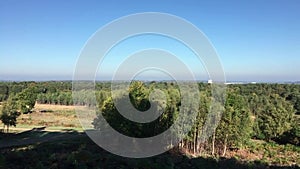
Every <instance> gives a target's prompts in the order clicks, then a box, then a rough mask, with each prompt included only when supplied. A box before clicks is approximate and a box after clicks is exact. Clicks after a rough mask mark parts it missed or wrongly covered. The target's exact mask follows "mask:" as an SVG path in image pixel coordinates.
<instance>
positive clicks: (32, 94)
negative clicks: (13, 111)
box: [16, 86, 37, 113]
mask: <svg viewBox="0 0 300 169" xmlns="http://www.w3.org/2000/svg"><path fill="white" fill-rule="evenodd" d="M16 98H17V100H18V101H17V103H18V108H19V110H20V112H21V113H29V112H30V111H31V110H32V109H33V108H34V105H35V102H36V99H37V89H36V87H34V86H32V87H28V88H26V89H24V90H23V91H22V92H21V93H18V94H17V95H16Z"/></svg>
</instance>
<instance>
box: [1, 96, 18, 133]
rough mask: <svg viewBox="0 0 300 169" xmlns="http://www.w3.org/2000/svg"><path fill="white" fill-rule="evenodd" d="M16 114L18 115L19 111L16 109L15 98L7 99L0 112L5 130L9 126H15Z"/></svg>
mask: <svg viewBox="0 0 300 169" xmlns="http://www.w3.org/2000/svg"><path fill="white" fill-rule="evenodd" d="M18 116H20V112H18V110H17V105H16V100H14V98H9V99H8V101H7V102H5V103H4V104H3V107H2V112H1V114H0V120H1V121H2V123H3V124H4V125H5V126H6V127H7V132H8V131H9V127H10V126H16V124H17V117H18Z"/></svg>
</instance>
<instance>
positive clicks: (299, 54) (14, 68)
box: [0, 0, 300, 82]
mask: <svg viewBox="0 0 300 169" xmlns="http://www.w3.org/2000/svg"><path fill="white" fill-rule="evenodd" d="M299 8H300V1H298V0H289V1H283V0H264V1H261V0H253V1H232V0H229V1H214V0H212V1H196V0H195V1H174V0H164V1H161V0H153V1H140V0H136V1H118V0H111V1H69V0H67V1H59V0H45V1H37V0H35V1H33V0H27V1H21V0H18V1H16V0H3V1H0V59H1V61H0V80H70V79H72V75H73V71H74V66H75V65H76V61H77V57H78V56H79V54H80V51H81V49H82V47H83V46H84V44H85V43H86V41H87V40H88V39H89V37H90V36H91V35H92V34H93V33H94V32H95V31H97V30H98V29H99V28H101V27H102V26H104V25H105V24H107V23H109V22H111V21H113V20H115V19H117V18H119V17H122V16H125V15H129V14H133V13H137V12H164V13H170V14H173V15H177V16H179V17H182V18H184V19H186V20H188V21H190V22H191V23H193V24H194V25H196V26H197V27H198V28H199V29H200V30H202V31H203V32H204V33H205V34H206V36H207V37H208V38H209V39H210V41H211V42H212V44H213V45H214V47H215V48H216V50H217V52H218V54H219V57H220V59H221V62H222V64H223V68H224V72H225V74H226V78H227V80H228V81H232V80H237V81H240V80H243V81H244V80H245V81H275V82H276V81H300V71H299V68H300V19H299V18H300V11H299ZM179 52H180V51H179ZM183 59H184V57H183ZM116 62H117V61H116V60H113V61H110V62H107V63H106V65H108V67H109V64H112V65H113V64H117V63H116ZM191 67H193V66H191ZM192 69H193V68H192ZM199 70H201V71H202V68H199Z"/></svg>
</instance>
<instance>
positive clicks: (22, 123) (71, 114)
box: [0, 104, 86, 129]
mask: <svg viewBox="0 0 300 169" xmlns="http://www.w3.org/2000/svg"><path fill="white" fill-rule="evenodd" d="M75 108H76V109H79V110H85V109H86V107H84V106H63V105H49V104H36V105H35V108H34V109H33V111H32V113H29V114H21V115H20V116H19V117H18V119H17V128H34V127H41V126H45V127H47V128H59V129H70V128H74V129H81V128H82V127H81V124H80V122H79V120H78V118H77V116H76V112H75ZM0 109H1V106H0ZM0 126H3V124H2V123H1V122H0ZM11 129H14V128H13V127H12V128H11Z"/></svg>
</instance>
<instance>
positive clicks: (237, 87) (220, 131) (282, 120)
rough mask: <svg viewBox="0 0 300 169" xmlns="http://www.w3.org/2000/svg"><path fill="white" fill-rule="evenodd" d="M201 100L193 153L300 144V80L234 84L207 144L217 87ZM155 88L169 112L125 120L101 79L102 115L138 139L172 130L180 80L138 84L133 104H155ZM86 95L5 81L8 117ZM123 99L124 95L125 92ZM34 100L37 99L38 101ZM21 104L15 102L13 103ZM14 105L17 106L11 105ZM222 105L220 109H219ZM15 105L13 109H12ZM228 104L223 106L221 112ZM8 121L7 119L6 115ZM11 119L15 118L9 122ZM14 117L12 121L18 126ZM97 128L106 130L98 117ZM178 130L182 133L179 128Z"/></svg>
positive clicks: (60, 86) (188, 141) (1, 98)
mask: <svg viewBox="0 0 300 169" xmlns="http://www.w3.org/2000/svg"><path fill="white" fill-rule="evenodd" d="M198 87H199V92H200V98H198V99H199V100H200V104H201V105H199V108H197V110H193V111H196V112H197V118H196V119H194V120H195V124H194V125H193V126H189V127H190V128H191V131H190V132H189V134H188V136H186V137H185V138H184V139H183V140H182V141H181V142H180V144H179V145H178V147H179V148H183V149H186V150H187V151H189V152H192V153H199V154H203V153H204V154H218V155H223V154H225V153H226V151H227V150H228V149H233V148H241V147H245V146H247V145H248V144H249V140H250V139H258V140H265V141H276V142H280V143H283V144H286V143H289V144H294V145H299V144H300V139H299V137H300V125H299V124H300V122H299V121H300V120H299V115H300V85H298V84H264V83H261V84H231V85H227V92H226V93H227V96H226V102H225V106H224V113H223V114H222V117H221V120H220V123H219V124H218V127H217V128H216V131H215V133H214V134H213V135H212V136H211V137H210V138H209V139H208V140H206V141H205V142H202V141H201V140H200V138H201V134H202V133H201V132H202V130H201V129H202V127H203V125H204V123H205V120H206V118H207V115H208V113H209V109H210V103H211V99H212V97H211V87H210V84H207V83H198ZM154 88H156V89H160V90H161V91H163V92H164V93H165V94H166V96H167V98H166V100H167V101H166V102H164V101H159V100H158V101H157V106H162V107H164V108H165V109H164V110H165V111H164V113H163V114H162V115H161V116H160V117H159V118H158V119H157V120H155V121H153V122H151V123H146V124H141V123H135V122H132V121H130V120H128V119H124V117H123V116H121V115H120V114H119V113H118V111H117V110H116V107H115V105H114V102H113V100H112V97H111V84H110V82H96V84H95V89H96V90H95V94H96V98H97V103H96V106H97V107H98V113H102V115H103V116H104V117H105V118H106V120H107V121H109V122H110V124H111V126H112V127H113V128H114V129H116V130H118V131H119V132H121V133H123V134H125V135H128V136H135V137H149V136H153V135H156V134H158V133H161V132H163V131H164V130H166V129H167V128H168V127H169V126H170V125H172V123H173V122H174V120H176V117H177V116H178V113H179V112H180V111H179V110H180V108H181V96H180V91H179V89H178V86H177V85H176V83H175V82H171V81H170V82H140V81H135V82H132V83H131V85H130V88H129V97H130V100H131V104H132V105H134V107H135V108H137V109H139V110H147V109H148V108H149V100H148V99H149V93H150V91H152V90H153V89H154ZM79 92H80V97H74V98H73V97H72V82H68V81H67V82H55V81H50V82H0V102H2V105H3V107H4V109H3V110H2V119H3V118H4V117H6V116H8V115H10V114H11V115H15V116H17V115H18V114H19V113H28V112H29V113H30V110H31V109H32V108H33V107H34V104H35V103H36V102H37V103H41V104H56V105H73V104H75V105H83V106H93V104H91V100H90V99H91V96H90V95H91V94H92V93H91V92H87V91H86V90H85V89H82V90H81V91H79ZM119 97H120V98H119V99H122V96H119ZM32 100H34V101H33V102H32ZM14 103H15V104H17V106H12V105H13V104H14ZM10 108H11V109H10ZM214 108H216V109H218V107H214ZM8 109H10V110H8ZM221 109H222V108H220V110H221ZM4 120H5V118H4ZM9 123H10V122H9ZM15 124H16V122H15V121H13V122H12V123H11V124H10V125H15ZM93 125H94V127H95V128H96V129H97V128H100V127H101V125H100V124H98V123H97V118H96V119H95V120H94V122H93ZM174 132H177V131H174Z"/></svg>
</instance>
